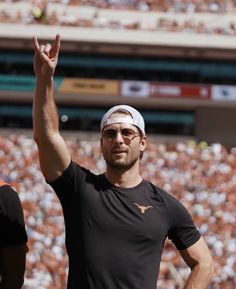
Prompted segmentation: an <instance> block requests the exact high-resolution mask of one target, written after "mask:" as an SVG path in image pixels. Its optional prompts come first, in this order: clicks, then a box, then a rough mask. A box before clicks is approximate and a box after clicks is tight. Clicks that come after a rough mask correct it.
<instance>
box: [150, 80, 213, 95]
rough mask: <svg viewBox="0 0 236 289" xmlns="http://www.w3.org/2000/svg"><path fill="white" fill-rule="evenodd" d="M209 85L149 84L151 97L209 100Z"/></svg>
mask: <svg viewBox="0 0 236 289" xmlns="http://www.w3.org/2000/svg"><path fill="white" fill-rule="evenodd" d="M210 91H211V89H210V85H202V84H185V83H160V82H151V85H150V96H151V97H163V98H165V97H170V98H197V99H210Z"/></svg>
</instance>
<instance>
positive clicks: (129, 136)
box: [102, 128, 140, 141]
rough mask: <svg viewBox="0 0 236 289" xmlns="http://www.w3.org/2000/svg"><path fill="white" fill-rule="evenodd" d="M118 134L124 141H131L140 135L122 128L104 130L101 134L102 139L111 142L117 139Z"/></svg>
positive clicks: (129, 129)
mask: <svg viewBox="0 0 236 289" xmlns="http://www.w3.org/2000/svg"><path fill="white" fill-rule="evenodd" d="M118 133H120V134H121V136H122V137H123V139H125V140H129V141H131V140H133V139H134V138H135V137H136V136H139V135H140V133H138V132H136V131H134V130H132V129H131V128H122V129H120V130H115V129H106V130H104V131H103V132H102V138H104V139H107V140H113V139H115V138H116V137H117V135H118Z"/></svg>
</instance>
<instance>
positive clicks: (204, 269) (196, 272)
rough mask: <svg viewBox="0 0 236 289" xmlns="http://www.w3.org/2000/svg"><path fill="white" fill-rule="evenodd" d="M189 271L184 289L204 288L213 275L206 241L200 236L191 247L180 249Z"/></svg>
mask: <svg viewBox="0 0 236 289" xmlns="http://www.w3.org/2000/svg"><path fill="white" fill-rule="evenodd" d="M180 254H181V255H182V257H183V259H184V261H185V262H186V264H187V265H188V266H189V267H190V269H191V273H190V275H189V277H188V279H187V281H186V283H185V286H184V289H205V288H207V286H208V285H209V284H210V282H211V280H212V277H213V271H214V270H213V261H212V257H211V254H210V251H209V249H208V247H207V244H206V242H205V241H204V239H203V238H202V237H201V238H200V239H199V241H198V242H197V243H195V244H194V245H192V246H191V247H189V248H187V249H185V250H182V251H180Z"/></svg>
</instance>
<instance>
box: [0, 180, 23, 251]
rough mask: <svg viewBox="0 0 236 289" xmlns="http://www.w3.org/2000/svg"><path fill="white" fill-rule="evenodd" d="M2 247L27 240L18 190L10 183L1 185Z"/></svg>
mask: <svg viewBox="0 0 236 289" xmlns="http://www.w3.org/2000/svg"><path fill="white" fill-rule="evenodd" d="M0 228H1V238H0V247H7V246H13V245H19V244H24V243H26V242H27V233H26V230H25V223H24V216H23V209H22V206H21V202H20V198H19V196H18V194H17V192H16V191H14V190H13V189H12V188H11V187H10V186H9V185H3V186H1V187H0Z"/></svg>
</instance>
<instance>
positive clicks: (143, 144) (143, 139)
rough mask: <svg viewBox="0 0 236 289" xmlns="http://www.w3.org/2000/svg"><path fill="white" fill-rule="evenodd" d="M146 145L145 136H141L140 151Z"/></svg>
mask: <svg viewBox="0 0 236 289" xmlns="http://www.w3.org/2000/svg"><path fill="white" fill-rule="evenodd" d="M146 147H147V137H146V136H143V137H142V139H141V142H140V151H142V152H143V151H144V150H145V149H146Z"/></svg>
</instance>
